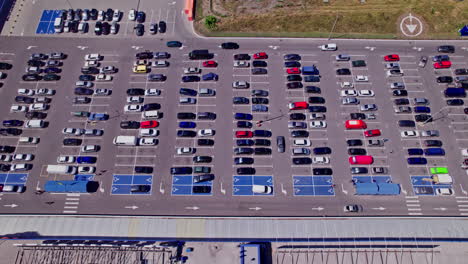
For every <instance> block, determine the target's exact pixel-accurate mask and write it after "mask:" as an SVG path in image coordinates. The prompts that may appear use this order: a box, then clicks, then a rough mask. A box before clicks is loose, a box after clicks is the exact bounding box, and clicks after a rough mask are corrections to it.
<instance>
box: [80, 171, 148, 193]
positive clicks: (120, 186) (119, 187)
mask: <svg viewBox="0 0 468 264" xmlns="http://www.w3.org/2000/svg"><path fill="white" fill-rule="evenodd" d="M85 177H86V176H85ZM82 178H83V177H82ZM152 183H153V175H131V174H130V175H124V174H114V175H113V176H112V188H111V194H115V195H122V194H131V195H135V194H136V195H142V194H143V195H151V192H152V188H151V190H150V191H149V192H131V190H130V189H131V187H132V185H150V186H152Z"/></svg>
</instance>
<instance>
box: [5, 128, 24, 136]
mask: <svg viewBox="0 0 468 264" xmlns="http://www.w3.org/2000/svg"><path fill="white" fill-rule="evenodd" d="M21 133H23V130H21V129H19V128H0V135H3V136H8V135H13V136H18V135H21Z"/></svg>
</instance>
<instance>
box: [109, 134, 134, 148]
mask: <svg viewBox="0 0 468 264" xmlns="http://www.w3.org/2000/svg"><path fill="white" fill-rule="evenodd" d="M113 143H114V145H126V146H136V145H137V144H138V138H137V137H135V136H117V137H115V138H114V141H113Z"/></svg>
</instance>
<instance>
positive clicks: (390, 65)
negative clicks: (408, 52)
mask: <svg viewBox="0 0 468 264" xmlns="http://www.w3.org/2000/svg"><path fill="white" fill-rule="evenodd" d="M385 68H387V69H399V68H400V63H398V62H391V63H387V64H385Z"/></svg>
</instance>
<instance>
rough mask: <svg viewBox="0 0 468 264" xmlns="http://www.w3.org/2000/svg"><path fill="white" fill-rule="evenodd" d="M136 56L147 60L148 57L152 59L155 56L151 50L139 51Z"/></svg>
mask: <svg viewBox="0 0 468 264" xmlns="http://www.w3.org/2000/svg"><path fill="white" fill-rule="evenodd" d="M135 57H136V58H137V59H139V60H146V59H152V58H153V53H152V52H151V51H149V50H147V51H143V52H138V53H137V54H136V55H135Z"/></svg>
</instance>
